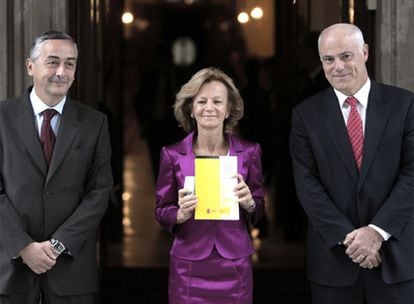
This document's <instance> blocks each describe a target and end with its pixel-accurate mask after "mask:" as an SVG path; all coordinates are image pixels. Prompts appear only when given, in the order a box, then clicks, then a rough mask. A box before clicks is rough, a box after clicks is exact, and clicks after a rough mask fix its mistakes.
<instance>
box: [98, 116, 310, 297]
mask: <svg viewBox="0 0 414 304" xmlns="http://www.w3.org/2000/svg"><path fill="white" fill-rule="evenodd" d="M125 113H127V114H126V117H125V133H124V144H125V146H124V151H125V159H124V193H123V196H122V198H123V240H122V242H120V243H117V242H109V243H107V245H106V248H105V251H106V256H107V257H106V265H105V267H103V270H102V278H103V279H102V299H101V302H102V303H108V304H109V303H140V304H141V303H152V304H156V303H167V294H168V293H167V285H168V260H169V255H168V252H169V248H170V245H171V242H172V236H170V235H169V234H168V233H167V232H165V231H163V230H162V229H161V228H160V226H159V225H158V223H157V222H156V220H155V218H154V206H155V194H154V183H153V177H152V173H151V172H152V171H151V167H150V166H151V162H150V159H149V155H148V151H147V147H146V143H145V141H144V140H143V139H142V138H140V135H139V126H138V123H137V121H136V119H135V115H134V112H133V111H128V110H127V111H125ZM268 208H269V209H270V208H271V206H268ZM270 211H271V210H267V214H268V216H269V222H270V228H269V234H268V235H267V236H266V237H265V238H264V239H258V238H257V237H255V236H257V231H254V230H253V231H252V236H253V242H254V246H255V248H256V253H255V255H254V256H253V261H254V273H255V290H254V294H255V303H256V304H260V303H276V301H278V302H277V303H298V304H299V303H306V302H305V300H306V298H307V285H306V281H305V278H304V252H303V242H301V241H298V242H289V243H286V242H284V241H283V237H282V233H281V231H280V228H279V227H277V226H276V227H275V226H274V225H273V224H272V223H273V219H272V218H271V214H273V212H270ZM265 299H266V300H265ZM269 300H271V301H270V302H269ZM273 300H274V301H273Z"/></svg>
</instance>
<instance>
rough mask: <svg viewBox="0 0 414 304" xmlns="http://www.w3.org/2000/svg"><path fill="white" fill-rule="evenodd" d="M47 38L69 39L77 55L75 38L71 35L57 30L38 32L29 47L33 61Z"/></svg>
mask: <svg viewBox="0 0 414 304" xmlns="http://www.w3.org/2000/svg"><path fill="white" fill-rule="evenodd" d="M47 40H69V41H71V42H72V43H73V46H74V48H75V51H76V56H78V47H77V45H76V42H75V40H73V38H72V37H71V36H69V35H68V34H66V33H63V32H58V31H48V32H44V33H42V34H40V35H39V36H38V37H36V39H35V40H34V41H33V44H32V46H31V48H30V60H32V61H35V60H36V59H37V58H38V57H39V54H40V48H41V46H42V44H43V43H44V42H45V41H47Z"/></svg>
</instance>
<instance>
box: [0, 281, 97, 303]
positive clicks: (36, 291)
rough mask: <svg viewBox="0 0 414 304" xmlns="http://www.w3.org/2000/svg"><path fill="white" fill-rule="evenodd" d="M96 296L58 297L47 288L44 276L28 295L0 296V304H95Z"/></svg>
mask: <svg viewBox="0 0 414 304" xmlns="http://www.w3.org/2000/svg"><path fill="white" fill-rule="evenodd" d="M96 298H97V295H96V294H85V295H75V296H58V295H56V294H55V293H54V292H53V291H52V290H51V289H50V286H49V283H48V282H47V279H46V277H45V276H43V275H41V276H39V277H38V279H37V280H36V281H35V284H34V285H33V289H32V290H31V291H30V292H28V293H23V294H13V295H0V304H96V303H97V301H96Z"/></svg>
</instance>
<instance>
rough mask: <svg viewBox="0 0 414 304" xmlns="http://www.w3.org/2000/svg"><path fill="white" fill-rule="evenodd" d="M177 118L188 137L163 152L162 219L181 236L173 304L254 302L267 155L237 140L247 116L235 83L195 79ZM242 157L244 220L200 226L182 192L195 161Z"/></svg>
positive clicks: (180, 97)
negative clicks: (254, 258)
mask: <svg viewBox="0 0 414 304" xmlns="http://www.w3.org/2000/svg"><path fill="white" fill-rule="evenodd" d="M174 114H175V117H176V119H177V120H178V122H179V124H180V126H181V127H182V128H183V129H184V130H185V131H186V132H188V133H189V135H188V136H187V137H185V138H184V139H183V140H182V141H180V142H177V143H175V144H172V145H170V146H166V147H163V148H162V150H161V156H160V170H159V175H158V180H157V185H156V194H157V204H156V210H155V213H156V218H157V220H158V222H159V223H160V225H161V226H162V227H163V228H164V229H166V230H167V231H169V232H170V233H172V234H173V235H174V236H175V239H174V242H173V245H172V248H171V251H170V255H171V258H170V274H169V303H170V304H174V303H177V304H184V303H203V304H205V303H214V304H221V303H223V304H229V303H232V304H235V303H239V304H250V303H252V298H253V295H252V293H253V275H252V263H251V255H252V253H253V252H254V248H253V246H252V242H251V239H250V235H249V225H250V224H253V223H255V222H256V221H257V220H258V219H259V218H260V217H261V216H262V215H263V214H264V188H263V186H262V166H261V160H260V159H261V148H260V146H259V145H258V144H257V143H252V142H249V141H246V140H242V139H240V138H238V137H236V136H234V135H232V134H231V131H232V129H233V128H234V127H235V125H236V124H237V122H238V120H240V119H241V118H242V116H243V100H242V99H241V97H240V95H239V92H238V90H237V88H236V87H235V85H234V83H233V81H232V79H231V78H230V77H228V76H227V75H226V74H224V73H223V72H222V71H220V70H218V69H215V68H206V69H202V70H200V71H199V72H197V73H196V74H195V75H193V77H192V78H191V79H190V80H189V82H187V83H186V84H185V85H184V86H183V87H182V88H181V90H180V91H179V92H178V94H177V97H176V102H175V105H174ZM196 155H203V156H226V155H230V156H237V172H238V173H237V175H236V176H235V178H237V180H238V184H237V186H236V187H235V189H234V191H235V194H236V196H237V197H238V201H239V209H240V210H239V213H240V219H239V220H195V219H194V210H195V208H196V206H197V196H196V195H193V194H188V189H184V179H185V177H186V176H194V159H195V156H196Z"/></svg>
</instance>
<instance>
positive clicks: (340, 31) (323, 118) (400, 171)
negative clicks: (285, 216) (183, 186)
mask: <svg viewBox="0 0 414 304" xmlns="http://www.w3.org/2000/svg"><path fill="white" fill-rule="evenodd" d="M318 46H319V55H320V58H321V61H322V67H323V70H324V72H325V76H326V78H327V79H328V81H329V83H330V84H331V85H332V88H329V89H326V90H324V91H322V92H320V93H318V94H317V95H314V96H312V97H310V98H308V99H306V100H305V101H303V102H302V103H301V104H299V105H298V106H297V107H296V108H295V109H294V111H293V114H292V132H291V137H290V149H291V154H292V158H293V169H294V175H295V182H296V188H297V192H298V197H299V199H300V201H301V204H302V206H303V208H304V210H305V212H306V214H307V216H308V218H309V224H308V235H307V267H308V270H307V271H308V278H309V280H310V281H311V292H312V302H313V303H315V304H325V303H326V304H332V303H336V304H342V303H343V304H351V303H352V304H364V303H366V304H374V303H375V304H381V303H390V304H391V303H392V304H412V303H414V296H413V289H414V283H413V279H414V208H413V205H414V94H413V93H412V92H409V91H406V90H403V89H400V88H396V87H392V86H388V85H384V84H379V83H377V82H375V81H374V80H372V79H370V78H369V77H368V73H367V70H366V65H365V63H366V61H367V59H368V46H367V45H366V44H365V42H364V38H363V35H362V33H361V31H360V30H359V28H358V27H356V26H354V25H351V24H335V25H333V26H330V27H328V28H327V29H325V30H324V31H322V33H321V34H320V36H319V41H318ZM349 97H352V98H349Z"/></svg>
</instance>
